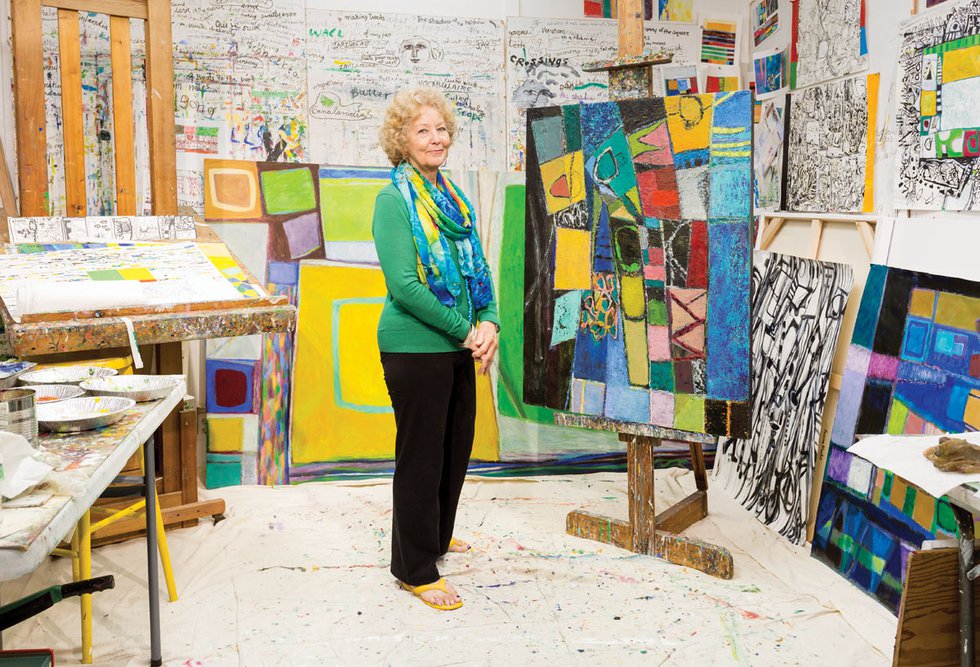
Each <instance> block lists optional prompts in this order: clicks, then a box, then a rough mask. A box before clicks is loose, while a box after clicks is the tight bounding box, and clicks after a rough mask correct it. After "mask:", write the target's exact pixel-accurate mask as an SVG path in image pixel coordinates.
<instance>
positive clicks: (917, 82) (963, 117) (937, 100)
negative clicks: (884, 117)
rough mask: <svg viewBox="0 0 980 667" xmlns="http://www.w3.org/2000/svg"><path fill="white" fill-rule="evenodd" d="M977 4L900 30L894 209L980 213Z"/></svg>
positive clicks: (978, 1) (931, 16) (913, 22)
mask: <svg viewBox="0 0 980 667" xmlns="http://www.w3.org/2000/svg"><path fill="white" fill-rule="evenodd" d="M978 34H980V0H973V1H972V2H967V3H963V4H959V5H956V6H951V7H950V8H949V9H948V10H947V11H945V12H942V13H940V14H938V15H936V14H935V13H932V12H930V13H929V14H927V15H925V16H924V17H915V18H914V19H910V20H909V21H907V22H906V23H904V24H903V25H902V29H901V35H902V44H901V47H900V50H899V59H898V76H897V81H898V88H897V95H898V110H897V113H896V120H897V122H896V126H897V128H896V145H897V147H898V157H897V159H896V164H897V165H898V168H897V169H896V174H895V208H907V209H920V210H945V211H976V210H980V191H978V186H977V180H978V173H977V172H978V170H980V129H978V128H980V70H978V68H977V65H976V63H977V62H980V45H978V44H976V40H977V35H978Z"/></svg>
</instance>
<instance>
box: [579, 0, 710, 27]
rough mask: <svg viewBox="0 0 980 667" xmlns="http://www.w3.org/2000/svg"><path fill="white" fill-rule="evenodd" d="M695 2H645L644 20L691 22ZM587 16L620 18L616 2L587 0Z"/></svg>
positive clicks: (645, 0)
mask: <svg viewBox="0 0 980 667" xmlns="http://www.w3.org/2000/svg"><path fill="white" fill-rule="evenodd" d="M693 5H694V0H643V18H644V20H647V21H651V20H653V21H682V22H690V21H691V20H692V19H691V17H692V14H693ZM583 9H584V13H585V16H590V17H594V18H607V19H614V18H617V16H618V11H617V2H616V0H585V1H584V5H583Z"/></svg>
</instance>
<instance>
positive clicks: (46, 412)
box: [37, 396, 136, 433]
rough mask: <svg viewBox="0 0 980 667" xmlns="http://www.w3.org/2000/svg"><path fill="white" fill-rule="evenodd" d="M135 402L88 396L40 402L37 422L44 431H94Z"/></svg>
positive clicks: (120, 398) (119, 416)
mask: <svg viewBox="0 0 980 667" xmlns="http://www.w3.org/2000/svg"><path fill="white" fill-rule="evenodd" d="M135 405H136V401H134V400H133V399H131V398H123V397H121V396H86V397H83V398H69V399H68V400H66V401H59V402H58V403H51V404H49V405H39V406H38V407H37V423H38V426H40V427H41V430H43V431H50V432H53V433H74V432H77V431H91V430H93V429H97V428H103V427H105V426H109V425H111V424H115V423H116V422H117V421H119V420H120V419H122V418H123V417H124V416H125V415H126V411H127V410H129V409H131V408H132V407H133V406H135Z"/></svg>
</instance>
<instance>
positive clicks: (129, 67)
mask: <svg viewBox="0 0 980 667" xmlns="http://www.w3.org/2000/svg"><path fill="white" fill-rule="evenodd" d="M109 43H110V47H109V48H110V52H111V58H112V139H113V154H114V155H115V160H116V214H117V215H136V140H135V130H134V128H133V57H132V49H131V46H130V31H129V19H128V18H126V17H124V16H113V17H111V18H110V19H109Z"/></svg>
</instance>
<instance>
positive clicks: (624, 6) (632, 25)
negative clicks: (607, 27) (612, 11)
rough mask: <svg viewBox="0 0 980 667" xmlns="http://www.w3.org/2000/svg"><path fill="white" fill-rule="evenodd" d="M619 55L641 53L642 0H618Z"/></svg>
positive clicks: (637, 54) (636, 54)
mask: <svg viewBox="0 0 980 667" xmlns="http://www.w3.org/2000/svg"><path fill="white" fill-rule="evenodd" d="M616 6H617V10H618V14H619V16H618V19H619V55H620V57H622V56H639V55H642V54H643V0H619V2H617V3H616Z"/></svg>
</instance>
